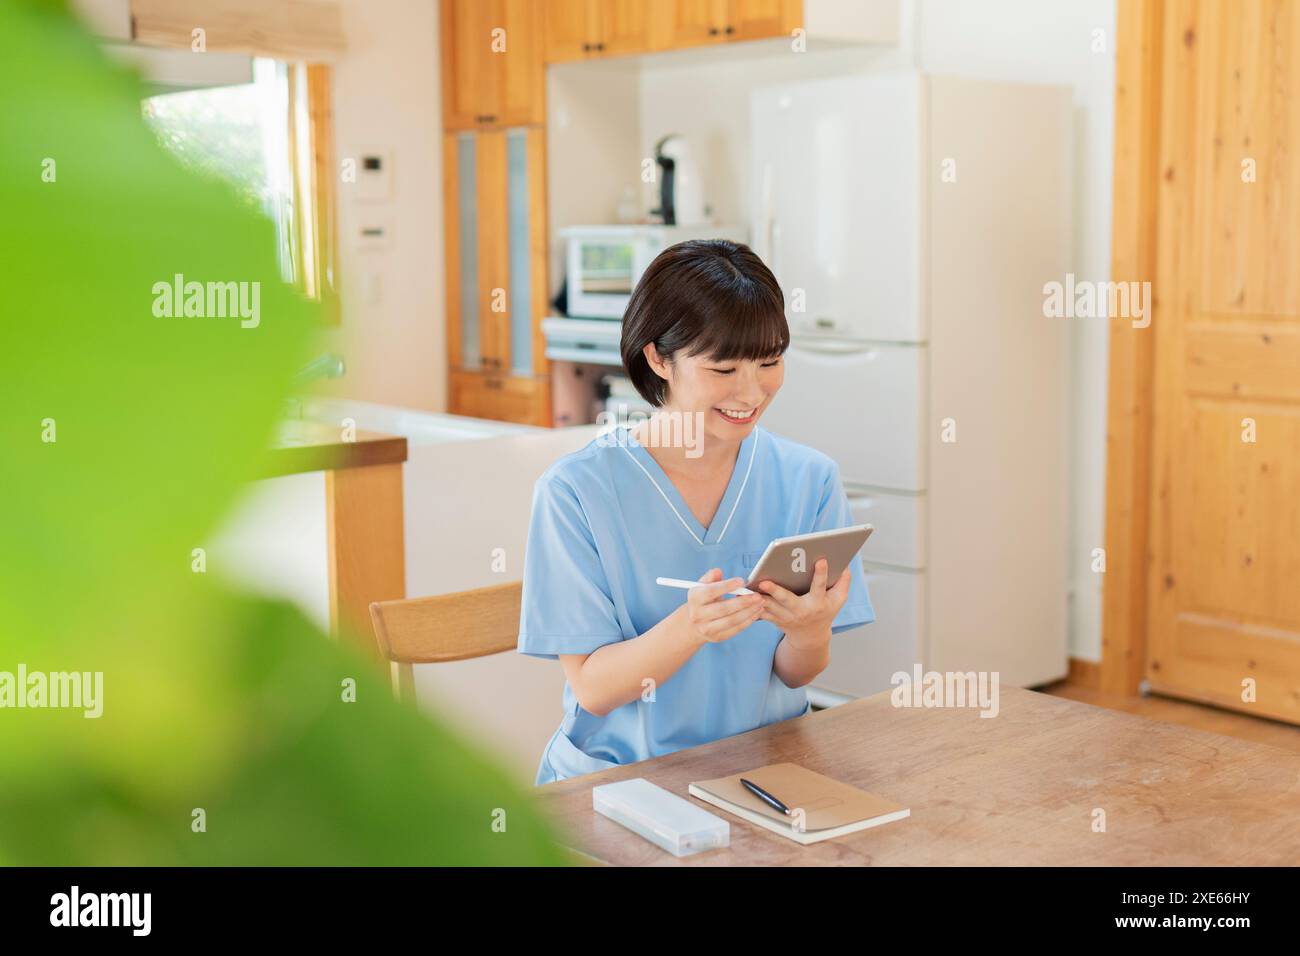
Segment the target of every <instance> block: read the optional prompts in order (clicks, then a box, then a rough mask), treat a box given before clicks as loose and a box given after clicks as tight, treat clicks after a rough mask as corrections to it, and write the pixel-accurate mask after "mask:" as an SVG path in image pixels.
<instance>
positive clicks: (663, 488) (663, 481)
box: [619, 425, 758, 545]
mask: <svg viewBox="0 0 1300 956" xmlns="http://www.w3.org/2000/svg"><path fill="white" fill-rule="evenodd" d="M621 428H622V430H623V434H624V438H625V441H622V442H619V444H620V445H621V446H622V448H623V450H624V451H625V452H627V454H628V455H629V457H631V459H632V461H633V462H635V463H636V464H637V465H638V466H639V467H640V469H641V471H642V472H644V473H645V476H646V478H648V479H649V480H650V483H651V484H652V485H654V486H655V488H657V489H658V491H659V494H660V496H661V497H662V498H663V499H664V502H665V503H666V504H667V505H668V507H669V508H671V509H672V510H673V512H674V513H675V514H676V515H677V520H678V521H680V522H681V524H682V527H684V528H685V529H686V531H687V532H688V533H689V534H690V536H691V537H692V538H694V539H695V543H696V544H699V545H712V544H721V543H722V540H723V537H724V536H725V535H726V533H727V528H728V527H729V526H730V524H731V519H732V517H733V516H734V515H735V513H736V509H737V508H738V507H739V506H740V499H741V497H742V496H743V495H744V493H745V485H746V484H747V483H748V481H749V473H750V470H751V469H752V468H753V467H754V457H755V455H756V454H757V452H758V426H757V425H755V426H754V428H753V430H752V431H751V432H750V433H749V434H748V435H746V436H745V438H744V440H743V441H742V442H741V443H740V451H739V452H738V453H737V455H736V463H735V465H734V466H733V467H732V469H731V480H730V481H728V482H727V490H726V492H725V493H724V494H723V496H722V500H721V501H720V502H719V503H718V508H717V510H716V511H715V512H714V513H713V518H712V520H711V521H710V524H709V526H708V527H707V528H706V527H704V525H702V524H700V520H699V519H698V518H696V517H695V513H694V512H693V511H691V509H690V506H689V505H687V504H686V499H685V498H683V497H682V494H681V492H680V491H678V490H677V486H676V485H675V484H673V482H672V479H671V478H669V477H668V473H667V472H665V471H664V470H663V468H662V466H660V464H659V462H657V461H655V458H654V456H653V455H651V454H650V452H649V451H647V450H646V448H645V446H644V445H642V444H641V443H640V442H639V441H637V440H636V436H634V435H633V434H632V429H631V428H629V427H628V426H627V425H623V426H621Z"/></svg>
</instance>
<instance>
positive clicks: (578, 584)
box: [518, 475, 623, 660]
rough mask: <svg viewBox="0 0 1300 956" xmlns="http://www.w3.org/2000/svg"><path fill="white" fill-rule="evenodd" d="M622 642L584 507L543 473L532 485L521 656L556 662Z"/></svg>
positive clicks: (560, 481)
mask: <svg viewBox="0 0 1300 956" xmlns="http://www.w3.org/2000/svg"><path fill="white" fill-rule="evenodd" d="M622 639H623V632H622V629H621V628H620V627H619V624H618V614H617V611H616V610H615V607H614V601H613V598H612V597H611V594H610V588H609V583H608V580H607V578H606V575H605V569H604V566H603V564H602V563H601V560H600V555H599V553H598V552H597V550H596V541H595V538H594V537H593V536H592V533H591V526H590V523H589V522H588V520H587V516H586V514H585V512H584V511H583V508H582V504H581V502H579V500H578V496H577V494H576V493H575V492H574V490H573V488H572V487H571V486H570V485H569V484H568V483H567V482H565V481H564V480H563V479H559V478H556V477H555V476H553V475H543V476H542V477H541V478H539V479H538V480H537V483H536V484H535V485H534V486H533V510H532V516H531V518H530V519H529V523H528V539H527V541H526V542H525V544H524V582H523V594H522V598H521V606H520V610H519V648H518V650H519V653H521V654H529V655H531V656H533V657H542V658H547V659H549V660H556V659H557V658H558V655H560V654H590V653H591V652H592V651H594V650H596V648H598V647H601V646H603V645H605V644H609V643H611V642H613V641H621V640H622Z"/></svg>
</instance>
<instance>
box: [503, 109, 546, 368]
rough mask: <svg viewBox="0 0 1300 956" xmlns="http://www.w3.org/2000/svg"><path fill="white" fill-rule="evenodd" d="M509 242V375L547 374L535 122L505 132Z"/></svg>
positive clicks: (541, 139) (541, 153) (540, 144)
mask: <svg viewBox="0 0 1300 956" xmlns="http://www.w3.org/2000/svg"><path fill="white" fill-rule="evenodd" d="M505 135H506V145H505V149H506V155H505V163H506V183H505V200H506V245H507V250H506V252H507V257H508V278H507V285H506V299H505V304H506V311H505V315H504V317H503V319H504V321H503V332H502V335H503V336H504V338H503V340H502V341H503V345H505V346H508V355H509V358H508V360H507V361H506V362H505V363H504V364H505V366H506V367H507V368H509V370H510V374H512V375H518V376H528V375H534V374H542V373H545V372H546V371H547V369H548V362H547V361H546V357H545V354H544V349H545V343H544V341H543V337H542V334H541V328H542V319H543V318H545V316H546V311H547V296H546V288H547V281H546V276H547V270H546V175H545V173H546V159H545V155H546V143H545V136H546V134H545V133H544V132H543V131H542V130H541V129H538V128H537V127H535V126H532V127H519V128H516V129H511V130H507V131H506V134H505Z"/></svg>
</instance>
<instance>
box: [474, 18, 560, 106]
mask: <svg viewBox="0 0 1300 956" xmlns="http://www.w3.org/2000/svg"><path fill="white" fill-rule="evenodd" d="M495 5H496V6H498V7H500V8H501V13H502V16H501V20H500V21H499V22H500V23H501V25H502V28H503V29H504V31H505V32H504V34H502V38H503V40H504V43H505V47H504V49H503V51H502V52H501V53H494V54H492V57H493V59H494V60H495V61H496V65H497V70H498V76H499V78H498V81H497V88H498V89H499V90H500V94H499V96H498V101H497V104H496V107H495V108H494V109H491V110H488V111H486V112H487V115H488V116H490V117H491V119H489V120H487V122H488V123H491V124H496V125H500V126H524V125H527V124H529V123H536V124H541V123H545V122H546V64H545V62H544V60H543V58H542V57H543V52H544V48H545V37H544V23H545V19H544V17H543V14H542V6H541V0H497V3H496V4H495Z"/></svg>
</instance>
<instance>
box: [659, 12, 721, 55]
mask: <svg viewBox="0 0 1300 956" xmlns="http://www.w3.org/2000/svg"><path fill="white" fill-rule="evenodd" d="M664 6H665V7H667V8H668V14H669V16H670V17H671V19H672V26H671V35H670V42H669V46H670V47H671V48H673V49H677V48H679V47H686V46H701V45H703V44H707V43H722V42H723V41H724V40H726V38H727V36H726V32H725V31H726V26H727V14H728V11H727V0H670V2H669V3H667V4H665V5H664Z"/></svg>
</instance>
